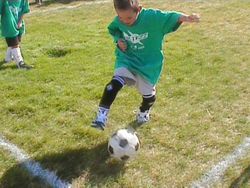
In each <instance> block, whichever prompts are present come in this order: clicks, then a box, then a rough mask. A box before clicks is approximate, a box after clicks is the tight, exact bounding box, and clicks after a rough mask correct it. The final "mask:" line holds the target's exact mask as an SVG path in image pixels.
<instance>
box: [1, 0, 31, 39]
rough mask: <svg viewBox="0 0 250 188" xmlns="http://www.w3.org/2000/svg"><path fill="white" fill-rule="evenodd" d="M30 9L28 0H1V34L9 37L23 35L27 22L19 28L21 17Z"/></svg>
mask: <svg viewBox="0 0 250 188" xmlns="http://www.w3.org/2000/svg"><path fill="white" fill-rule="evenodd" d="M29 11H30V8H29V1H28V0H0V15H1V25H0V29H1V32H0V34H1V36H3V37H6V38H9V37H16V36H18V35H22V34H23V33H24V32H25V24H24V21H22V27H21V28H19V29H18V28H17V24H18V21H19V20H20V18H21V17H22V16H23V15H24V14H25V13H28V12H29Z"/></svg>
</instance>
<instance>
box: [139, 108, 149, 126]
mask: <svg viewBox="0 0 250 188" xmlns="http://www.w3.org/2000/svg"><path fill="white" fill-rule="evenodd" d="M149 119H150V117H149V110H146V111H145V112H141V111H139V112H138V114H137V115H136V121H137V123H139V124H143V123H146V122H148V121H149Z"/></svg>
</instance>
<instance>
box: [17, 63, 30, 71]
mask: <svg viewBox="0 0 250 188" xmlns="http://www.w3.org/2000/svg"><path fill="white" fill-rule="evenodd" d="M17 68H18V69H25V70H29V69H32V67H31V66H29V65H26V64H25V63H24V62H23V61H20V62H19V63H18V64H17Z"/></svg>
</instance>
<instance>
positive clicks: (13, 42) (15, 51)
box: [6, 36, 31, 69]
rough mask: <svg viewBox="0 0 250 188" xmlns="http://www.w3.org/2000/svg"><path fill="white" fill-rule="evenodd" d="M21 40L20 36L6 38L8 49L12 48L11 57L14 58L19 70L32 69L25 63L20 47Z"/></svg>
mask: <svg viewBox="0 0 250 188" xmlns="http://www.w3.org/2000/svg"><path fill="white" fill-rule="evenodd" d="M19 40H20V38H19V37H18V36H17V37H13V38H6V42H7V44H8V47H10V48H11V50H10V51H11V55H12V56H13V59H14V61H15V62H16V65H17V68H19V69H30V68H31V67H30V66H28V65H26V64H25V63H24V60H23V56H22V53H21V49H20V47H19Z"/></svg>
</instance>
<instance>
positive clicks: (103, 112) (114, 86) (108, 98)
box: [92, 75, 125, 130]
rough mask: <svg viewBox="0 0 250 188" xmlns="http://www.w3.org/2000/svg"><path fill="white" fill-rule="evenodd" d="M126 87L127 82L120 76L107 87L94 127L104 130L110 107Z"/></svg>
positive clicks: (114, 78) (113, 79)
mask: <svg viewBox="0 0 250 188" xmlns="http://www.w3.org/2000/svg"><path fill="white" fill-rule="evenodd" d="M124 85H125V81H124V79H123V78H122V77H120V76H117V75H116V76H114V77H113V78H112V80H111V81H110V82H109V83H108V84H107V85H106V87H105V89H104V91H103V95H102V98H101V101H100V104H99V108H98V113H97V117H96V119H95V120H94V121H93V122H92V127H95V128H98V129H101V130H104V128H105V125H106V122H107V117H108V113H109V109H110V106H111V105H112V103H113V102H114V100H115V98H116V95H117V93H118V92H119V91H120V90H121V88H122V87H123V86H124Z"/></svg>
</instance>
